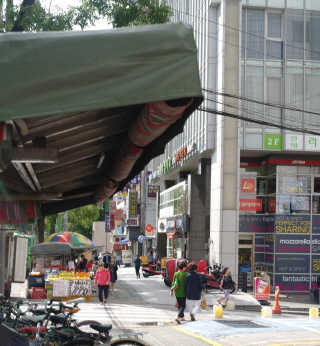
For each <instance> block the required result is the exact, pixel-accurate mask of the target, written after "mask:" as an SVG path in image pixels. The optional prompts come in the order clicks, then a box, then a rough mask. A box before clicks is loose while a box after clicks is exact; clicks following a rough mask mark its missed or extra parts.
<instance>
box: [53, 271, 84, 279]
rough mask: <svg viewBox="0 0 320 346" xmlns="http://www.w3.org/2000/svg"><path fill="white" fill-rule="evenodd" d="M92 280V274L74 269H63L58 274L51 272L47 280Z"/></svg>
mask: <svg viewBox="0 0 320 346" xmlns="http://www.w3.org/2000/svg"><path fill="white" fill-rule="evenodd" d="M79 279H81V280H90V274H89V273H85V272H75V271H74V270H70V271H68V270H61V271H60V272H59V273H58V274H51V275H49V276H48V277H47V281H54V280H79Z"/></svg>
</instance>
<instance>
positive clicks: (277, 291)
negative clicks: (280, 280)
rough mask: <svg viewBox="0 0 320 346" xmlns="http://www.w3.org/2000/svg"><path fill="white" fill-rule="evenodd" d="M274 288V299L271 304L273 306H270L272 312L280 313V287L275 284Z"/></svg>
mask: <svg viewBox="0 0 320 346" xmlns="http://www.w3.org/2000/svg"><path fill="white" fill-rule="evenodd" d="M274 290H275V301H274V304H273V307H272V313H273V314H279V315H280V314H281V308H280V305H279V295H280V287H279V286H276V287H275V288H274Z"/></svg>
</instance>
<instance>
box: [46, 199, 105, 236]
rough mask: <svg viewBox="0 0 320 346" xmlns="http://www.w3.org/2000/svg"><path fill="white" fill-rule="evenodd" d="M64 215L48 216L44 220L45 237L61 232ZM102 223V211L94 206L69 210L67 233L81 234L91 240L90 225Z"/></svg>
mask: <svg viewBox="0 0 320 346" xmlns="http://www.w3.org/2000/svg"><path fill="white" fill-rule="evenodd" d="M63 217H64V213H59V214H55V215H49V216H47V217H46V218H45V233H46V236H48V235H50V234H52V233H59V232H63ZM94 221H104V210H103V209H101V208H99V207H97V206H95V205H92V204H90V205H86V206H84V207H81V208H76V209H72V210H69V212H68V231H69V232H76V233H81V234H83V235H84V236H86V237H87V238H89V239H91V238H92V223H93V222H94Z"/></svg>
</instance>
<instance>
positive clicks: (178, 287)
mask: <svg viewBox="0 0 320 346" xmlns="http://www.w3.org/2000/svg"><path fill="white" fill-rule="evenodd" d="M186 268H187V264H186V263H185V262H180V263H178V271H177V272H175V273H174V275H173V280H172V286H171V291H170V296H173V291H174V294H175V296H176V299H177V303H178V316H177V318H176V319H175V320H176V322H177V323H178V324H180V323H181V322H180V321H184V320H185V319H184V310H185V308H186V300H187V298H186V290H185V281H186V276H187V273H186Z"/></svg>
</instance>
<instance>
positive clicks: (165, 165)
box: [161, 157, 172, 174]
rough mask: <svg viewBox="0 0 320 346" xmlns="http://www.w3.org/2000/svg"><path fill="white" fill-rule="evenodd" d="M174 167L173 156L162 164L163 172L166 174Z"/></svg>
mask: <svg viewBox="0 0 320 346" xmlns="http://www.w3.org/2000/svg"><path fill="white" fill-rule="evenodd" d="M171 169H172V157H169V158H168V159H167V160H166V161H165V162H163V164H162V165H161V172H162V174H166V173H168V172H169V171H171Z"/></svg>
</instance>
